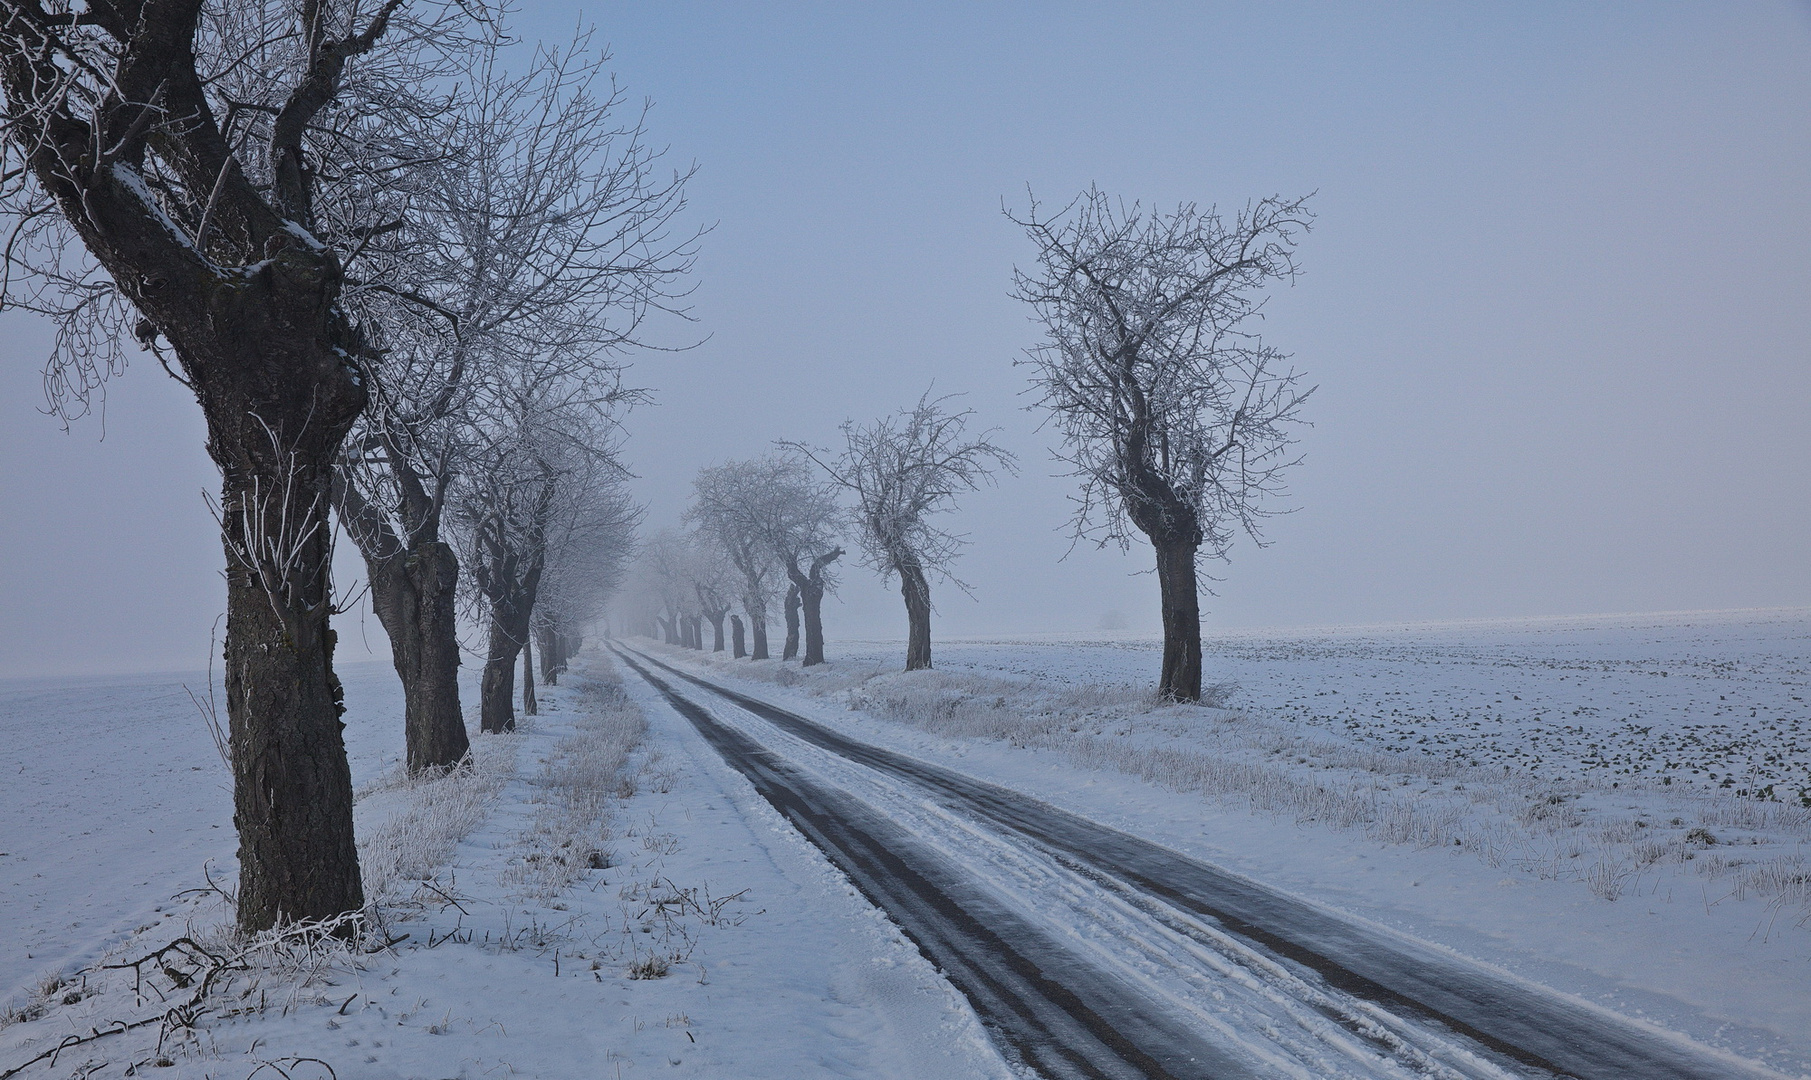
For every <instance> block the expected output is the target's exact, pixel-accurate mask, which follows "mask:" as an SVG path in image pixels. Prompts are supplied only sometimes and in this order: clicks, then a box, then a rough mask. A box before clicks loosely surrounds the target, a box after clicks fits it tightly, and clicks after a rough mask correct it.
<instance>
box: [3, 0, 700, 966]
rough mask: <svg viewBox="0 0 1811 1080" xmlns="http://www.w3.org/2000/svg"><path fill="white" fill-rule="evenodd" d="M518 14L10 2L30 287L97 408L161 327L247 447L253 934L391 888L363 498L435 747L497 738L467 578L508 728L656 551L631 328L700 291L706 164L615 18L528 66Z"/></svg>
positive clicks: (242, 921) (211, 427)
mask: <svg viewBox="0 0 1811 1080" xmlns="http://www.w3.org/2000/svg"><path fill="white" fill-rule="evenodd" d="M502 14H503V11H502V8H501V6H486V5H485V4H483V3H473V2H470V0H465V2H461V3H434V2H431V0H413V2H408V3H405V2H404V0H382V2H381V3H380V4H373V3H369V2H359V0H245V2H235V3H231V4H212V5H210V4H203V3H202V2H201V0H110V2H89V3H74V2H68V0H0V94H3V95H4V106H3V108H4V113H3V116H0V125H3V126H0V154H3V155H4V157H3V159H0V213H3V214H4V215H5V217H6V218H7V221H8V224H9V232H8V235H7V240H6V244H5V247H4V257H5V261H6V266H5V271H6V273H5V277H4V293H0V300H3V301H4V303H5V304H6V305H8V306H11V307H17V308H21V309H24V310H30V311H35V312H37V313H40V314H42V315H44V316H47V317H48V318H50V319H52V320H54V322H55V324H56V328H57V337H56V346H55V351H54V354H53V356H52V357H51V360H50V363H49V365H48V367H47V374H46V386H47V390H48V392H49V397H50V400H51V404H52V406H53V408H54V409H55V410H56V411H57V412H59V413H60V414H61V415H62V416H63V417H64V418H65V419H66V420H68V419H71V418H74V417H76V416H79V415H81V414H82V413H83V412H85V411H86V410H87V409H88V408H89V406H90V404H91V403H92V402H93V401H94V400H95V399H96V397H97V395H98V394H99V393H101V392H102V388H103V385H104V383H105V381H106V379H107V378H108V377H109V376H111V375H115V374H118V373H119V372H120V371H122V370H123V369H124V366H125V363H126V348H127V343H128V342H129V341H131V340H134V339H135V340H136V341H137V342H138V343H139V344H140V345H141V346H142V347H144V348H146V349H149V350H150V351H152V352H153V353H154V354H155V355H156V357H157V359H158V360H159V361H160V362H161V363H162V364H163V366H164V367H165V368H166V370H168V371H169V372H170V373H171V374H172V375H173V376H175V377H176V378H178V379H181V380H182V381H183V382H184V383H185V384H186V385H187V386H188V387H189V388H190V389H192V390H193V391H194V393H195V396H196V399H197V401H198V402H199V404H200V406H201V409H202V412H203V415H204V416H205V418H206V421H207V430H208V441H207V449H208V453H209V455H210V456H211V457H212V458H213V460H214V461H215V463H216V464H217V465H218V466H219V468H220V471H221V476H222V482H221V496H220V501H219V503H218V505H217V510H218V513H219V519H220V525H221V539H222V542H223V544H224V547H225V552H226V562H227V574H226V577H227V600H226V609H227V611H226V641H225V660H226V670H225V682H226V706H227V714H228V732H229V747H230V757H231V759H232V767H233V774H234V823H235V825H236V827H237V829H238V832H239V862H240V883H239V893H238V897H239V910H238V920H239V925H240V926H241V927H242V928H243V929H245V930H248V931H255V930H260V929H264V928H267V927H270V926H272V925H275V924H277V923H279V922H282V921H285V920H291V919H308V918H325V917H330V916H333V915H337V914H339V913H341V912H344V911H348V910H354V909H357V908H359V907H360V906H361V905H362V903H363V895H362V890H361V886H360V881H359V873H358V865H357V860H356V853H355V849H354V846H353V836H352V799H351V783H350V772H349V769H348V768H347V763H346V756H345V748H344V744H343V741H342V738H341V729H342V726H343V724H342V722H341V720H340V716H341V714H342V712H343V711H344V707H343V705H342V703H341V691H340V686H339V681H338V679H337V678H336V677H335V676H334V673H333V649H334V633H333V630H332V629H331V626H330V618H331V616H332V614H334V613H335V611H336V607H335V597H334V591H333V586H332V582H331V580H330V576H329V563H330V558H331V539H332V536H333V530H332V529H331V528H330V527H329V520H328V514H329V508H330V506H333V505H337V506H338V508H339V511H340V515H341V518H342V520H343V522H344V524H345V525H346V527H347V531H348V532H349V533H350V534H351V535H352V536H353V538H354V539H355V541H356V542H357V543H358V544H359V547H360V550H361V552H362V553H363V554H364V555H365V557H366V560H367V566H368V568H369V570H370V578H371V583H372V587H373V599H374V603H375V606H376V608H377V611H378V614H379V617H380V618H381V619H382V620H383V623H384V626H385V628H386V630H387V631H388V632H389V633H390V635H391V638H392V641H393V643H394V648H395V659H396V663H397V668H398V672H399V674H400V675H401V676H402V678H403V680H404V684H405V687H406V690H407V698H408V719H407V727H408V736H409V753H408V759H409V762H410V764H411V765H414V766H417V767H426V766H440V765H447V764H451V763H454V762H457V761H458V760H459V757H460V755H461V754H462V750H463V748H462V745H461V744H462V743H463V741H464V730H463V727H462V726H461V725H460V724H459V707H458V696H457V695H458V690H457V686H456V684H455V683H454V682H453V678H452V675H453V670H454V668H455V667H456V658H457V654H456V652H455V650H454V646H453V626H454V623H453V613H454V611H455V610H456V608H455V605H456V604H457V603H460V602H463V603H465V604H466V605H467V606H468V610H471V611H474V612H475V613H478V614H480V615H485V614H488V621H489V623H490V631H489V640H488V642H487V645H488V648H487V649H486V650H485V651H484V655H485V658H486V672H485V683H486V687H487V690H490V691H491V692H488V693H486V694H485V700H484V702H483V721H484V726H485V728H486V729H487V730H498V729H503V728H507V727H508V726H509V724H510V721H511V713H510V701H509V699H508V693H509V681H510V680H509V676H508V674H507V672H508V671H509V670H513V668H512V666H511V665H512V664H513V661H514V660H515V658H516V656H517V655H518V653H523V652H526V651H527V649H526V646H527V642H528V639H529V636H530V635H531V634H532V633H535V632H536V631H537V630H539V631H540V632H541V633H542V634H543V638H542V640H543V641H544V642H545V641H554V642H559V641H560V640H562V639H564V640H565V641H567V642H570V639H571V634H572V633H573V632H574V627H575V626H576V623H577V621H578V620H580V619H582V618H584V617H585V616H586V615H587V614H589V612H590V611H591V610H594V609H595V607H596V605H597V603H598V597H597V595H596V593H597V591H598V590H599V589H601V588H607V587H608V584H609V579H610V577H611V573H612V567H613V566H615V565H616V564H617V563H618V562H620V560H621V558H622V557H623V555H624V553H625V552H626V551H627V548H628V546H629V536H628V530H629V529H630V528H631V527H632V525H633V523H634V519H635V516H636V515H635V511H634V509H633V507H632V506H631V505H630V504H629V502H628V500H627V499H626V497H624V495H623V493H622V489H621V479H622V477H623V474H622V471H621V469H620V467H619V466H618V465H617V464H616V446H615V442H614V438H613V435H612V432H613V431H614V424H615V420H616V417H617V416H618V415H619V413H620V411H621V410H622V409H623V408H626V407H627V406H628V405H629V404H630V403H631V401H632V400H633V398H634V395H633V394H632V393H630V392H628V391H626V390H625V389H624V388H623V386H622V384H621V382H620V374H621V368H620V364H619V363H618V362H616V361H614V360H613V359H612V357H613V355H614V354H615V352H616V350H618V349H619V348H620V347H622V346H624V345H627V344H630V343H632V342H634V341H636V340H637V337H638V332H639V329H640V327H641V326H642V323H643V319H644V317H645V316H647V315H648V314H649V313H650V312H652V311H655V310H661V309H665V310H672V309H673V308H674V306H675V301H676V299H677V297H679V296H681V295H683V293H682V290H679V289H678V288H677V282H678V281H679V280H680V279H681V276H682V275H683V274H684V273H685V272H686V271H687V270H688V269H689V266H690V263H691V257H692V256H691V252H692V250H693V244H692V238H689V237H680V238H677V239H675V238H674V237H672V236H671V235H670V234H669V231H668V230H669V227H670V225H671V223H672V222H673V219H674V216H675V215H676V214H677V213H678V212H679V210H680V208H681V207H682V191H683V187H684V183H685V179H686V176H685V174H678V175H672V176H671V177H670V178H668V179H662V178H660V177H659V176H657V157H658V155H656V154H654V153H652V152H650V151H649V150H648V148H647V147H646V145H645V144H644V141H643V138H642V126H641V121H640V119H639V118H634V119H632V120H631V122H629V123H622V122H619V121H617V120H615V119H614V118H615V117H616V116H617V115H618V114H619V113H621V112H622V111H623V109H622V101H621V98H620V95H619V94H618V92H617V91H616V89H615V88H614V86H612V85H610V84H609V82H608V79H607V78H606V77H605V76H604V75H603V73H602V69H601V66H600V65H601V63H602V59H601V58H600V57H599V56H598V55H597V53H596V52H595V51H594V50H593V49H591V47H590V45H589V42H588V41H587V39H586V38H584V37H583V36H581V37H579V38H578V39H576V40H575V41H574V42H573V43H572V45H571V46H570V47H569V48H565V49H560V50H541V51H539V52H537V53H535V54H534V55H533V56H532V57H531V58H527V59H526V60H525V64H526V70H525V71H524V72H522V73H516V74H512V73H510V72H509V71H507V70H506V69H505V63H504V58H505V57H506V56H508V55H515V54H514V53H513V52H512V49H513V43H512V42H510V40H509V39H508V37H507V34H506V33H505V30H504V27H503V25H502V21H501V16H502ZM449 529H450V530H451V535H450V537H449V532H448V530H449ZM462 566H463V567H464V568H465V569H467V570H468V572H467V573H465V574H461V573H460V570H461V568H462ZM550 594H557V595H550ZM537 611H538V612H540V613H541V614H540V619H539V623H538V625H537V620H536V612H537ZM555 648H556V652H557V650H558V649H559V648H560V646H558V645H557V644H556V646H555ZM543 657H544V662H545V660H546V651H545V646H544V647H543ZM525 666H526V664H525ZM554 667H555V668H557V656H556V658H555V664H554ZM531 674H532V673H531Z"/></svg>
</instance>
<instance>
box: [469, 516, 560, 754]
mask: <svg viewBox="0 0 1811 1080" xmlns="http://www.w3.org/2000/svg"><path fill="white" fill-rule="evenodd" d="M543 558H544V554H543V553H542V552H540V550H539V549H538V548H537V549H536V551H535V553H534V554H532V555H530V556H529V558H528V566H527V571H526V572H525V573H518V571H519V570H520V565H519V560H518V557H517V556H516V554H515V553H514V552H509V553H507V554H502V555H500V556H498V557H496V558H494V559H493V560H491V561H490V562H489V563H487V562H484V561H480V562H479V563H478V565H477V566H475V567H473V572H474V574H475V575H476V576H477V578H478V587H479V588H480V589H482V590H483V592H484V595H485V596H486V597H488V598H489V599H490V609H491V610H490V648H489V651H488V653H487V655H486V656H485V660H484V676H483V678H482V679H481V680H480V683H479V690H478V710H479V719H478V725H479V728H480V729H481V730H483V731H485V732H487V733H495V732H503V731H514V730H515V729H516V709H515V689H516V687H515V682H516V654H518V653H520V652H521V651H522V650H523V648H524V647H525V646H526V645H527V644H528V635H529V626H530V620H531V618H532V617H533V614H534V602H535V593H536V591H537V590H538V588H539V587H540V582H541V572H542V570H543V562H542V560H543Z"/></svg>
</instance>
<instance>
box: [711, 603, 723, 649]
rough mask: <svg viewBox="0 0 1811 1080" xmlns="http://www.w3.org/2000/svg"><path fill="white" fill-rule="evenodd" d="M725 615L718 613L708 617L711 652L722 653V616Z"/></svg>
mask: <svg viewBox="0 0 1811 1080" xmlns="http://www.w3.org/2000/svg"><path fill="white" fill-rule="evenodd" d="M725 614H727V612H722V611H719V612H716V613H715V614H713V615H711V616H710V620H711V651H712V652H722V651H723V616H724V615H725Z"/></svg>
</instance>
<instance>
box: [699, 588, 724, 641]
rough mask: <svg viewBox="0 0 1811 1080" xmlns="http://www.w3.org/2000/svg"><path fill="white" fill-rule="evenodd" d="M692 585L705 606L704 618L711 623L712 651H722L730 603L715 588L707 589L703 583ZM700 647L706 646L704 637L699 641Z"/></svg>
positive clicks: (700, 601) (700, 602)
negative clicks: (724, 622)
mask: <svg viewBox="0 0 1811 1080" xmlns="http://www.w3.org/2000/svg"><path fill="white" fill-rule="evenodd" d="M692 587H693V588H694V589H696V590H697V592H698V603H699V604H700V605H702V606H703V608H704V618H705V619H706V620H708V621H709V622H710V624H711V651H712V652H722V651H723V617H724V616H725V615H728V614H729V604H728V603H727V602H725V601H724V600H722V599H721V598H720V594H719V593H717V592H716V591H715V590H711V589H706V588H704V587H703V586H702V585H696V584H694V585H693V586H692ZM698 647H699V648H703V647H704V642H703V640H702V638H701V639H700V641H699V643H698Z"/></svg>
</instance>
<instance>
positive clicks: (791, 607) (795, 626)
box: [780, 585, 800, 660]
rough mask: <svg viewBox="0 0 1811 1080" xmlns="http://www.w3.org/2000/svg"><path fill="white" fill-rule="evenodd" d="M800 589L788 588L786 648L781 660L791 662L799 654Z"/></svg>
mask: <svg viewBox="0 0 1811 1080" xmlns="http://www.w3.org/2000/svg"><path fill="white" fill-rule="evenodd" d="M799 604H800V600H799V587H798V586H797V585H789V586H787V588H786V648H785V650H784V651H782V652H781V653H780V659H782V660H791V659H792V658H793V657H795V656H797V655H798V654H799Z"/></svg>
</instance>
